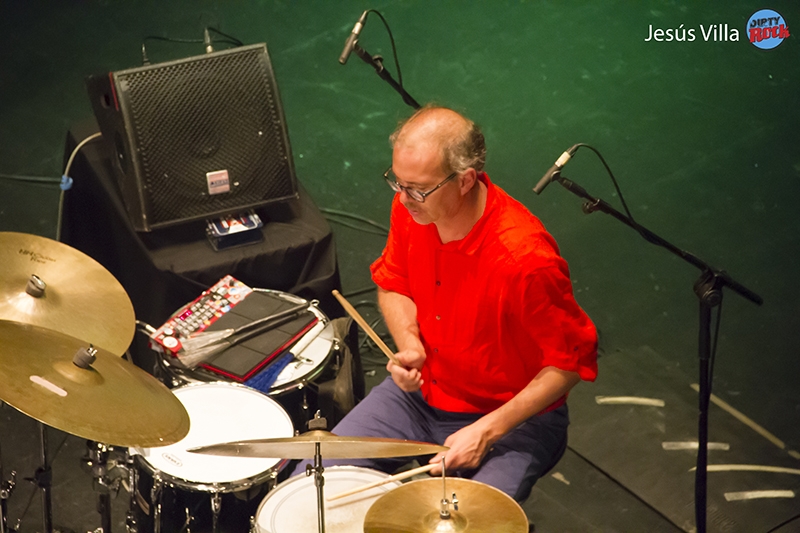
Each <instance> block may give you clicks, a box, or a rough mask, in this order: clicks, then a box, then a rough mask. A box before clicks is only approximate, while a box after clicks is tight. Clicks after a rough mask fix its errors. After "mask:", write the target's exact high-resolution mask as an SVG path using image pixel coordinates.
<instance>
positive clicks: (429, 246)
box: [371, 173, 597, 413]
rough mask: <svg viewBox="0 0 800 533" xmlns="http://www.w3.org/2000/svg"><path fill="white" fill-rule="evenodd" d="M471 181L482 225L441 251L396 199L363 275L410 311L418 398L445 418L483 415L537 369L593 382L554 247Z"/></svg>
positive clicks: (499, 196) (592, 357) (592, 343)
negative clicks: (376, 254)
mask: <svg viewBox="0 0 800 533" xmlns="http://www.w3.org/2000/svg"><path fill="white" fill-rule="evenodd" d="M480 179H481V180H482V181H483V182H484V183H485V184H486V186H487V189H488V191H487V199H486V208H485V210H484V213H483V215H482V216H481V218H480V219H479V220H478V222H477V223H476V224H475V226H474V227H473V228H472V229H471V230H470V232H469V233H468V234H467V236H466V237H464V238H463V239H461V240H458V241H453V242H448V243H446V244H442V241H441V239H440V238H439V233H438V231H437V229H436V226H435V225H434V224H428V225H420V224H417V223H416V222H414V220H413V219H412V218H411V215H409V213H408V210H407V209H406V208H405V207H403V205H402V204H401V203H400V202H399V196H398V195H395V198H394V201H393V202H392V215H391V231H390V233H389V238H388V240H387V243H386V248H385V249H384V250H383V254H382V255H381V257H380V258H378V259H377V260H376V261H375V262H374V263H373V264H372V266H371V271H372V279H373V280H374V281H375V283H376V284H377V285H379V286H380V287H381V288H383V289H385V290H388V291H393V292H398V293H400V294H403V295H405V296H408V297H409V298H411V299H412V300H413V301H414V303H415V304H416V306H417V321H418V322H419V328H420V336H421V339H422V343H423V345H424V347H425V352H426V355H427V359H426V360H425V365H424V366H423V368H422V379H423V380H424V383H423V385H422V394H423V396H424V397H425V400H426V401H427V402H428V403H429V404H430V405H431V406H433V407H436V408H438V409H442V410H445V411H452V412H474V413H475V412H476V413H487V412H489V411H492V410H494V409H496V408H497V407H499V406H501V405H502V404H504V403H505V402H507V401H508V400H510V399H511V398H512V397H513V396H514V395H516V394H517V393H518V392H520V391H521V390H522V389H523V388H524V387H525V386H526V385H528V383H529V382H530V381H531V380H532V379H533V378H534V377H535V376H536V375H537V374H538V373H539V371H540V370H541V369H542V368H544V367H546V366H553V367H556V368H560V369H562V370H566V371H572V372H577V373H578V374H579V375H580V377H581V379H584V380H589V381H593V380H594V379H595V377H596V376H597V333H596V331H595V328H594V325H593V324H592V322H591V320H590V319H589V317H588V316H586V313H584V311H583V310H582V309H581V308H580V307H579V306H578V304H577V303H576V302H575V298H574V296H573V294H572V284H571V282H570V277H569V269H568V267H567V263H566V261H564V259H563V258H562V257H561V256H560V255H559V252H558V246H557V245H556V242H555V240H554V239H553V237H552V236H551V235H550V234H549V233H547V231H546V230H545V229H544V226H543V225H542V223H541V222H540V221H539V219H537V218H536V217H535V216H533V215H532V214H531V213H530V211H528V210H527V209H526V208H525V206H523V205H522V204H521V203H519V202H517V201H516V200H514V199H513V198H511V197H510V196H509V195H508V194H507V193H506V192H505V191H503V190H502V189H501V188H500V187H497V186H496V185H494V184H492V183H491V181H489V177H488V176H487V175H486V174H485V173H484V174H482V175H481V178H480ZM563 402H564V398H562V399H560V400H559V401H557V402H555V403H554V404H553V405H551V406H550V407H548V409H546V410H550V409H554V408H555V407H557V406H559V405H561V404H562V403H563Z"/></svg>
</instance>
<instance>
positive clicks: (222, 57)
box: [86, 44, 297, 231]
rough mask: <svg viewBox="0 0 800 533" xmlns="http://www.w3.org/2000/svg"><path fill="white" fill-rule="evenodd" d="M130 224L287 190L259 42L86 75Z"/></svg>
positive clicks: (274, 102)
mask: <svg viewBox="0 0 800 533" xmlns="http://www.w3.org/2000/svg"><path fill="white" fill-rule="evenodd" d="M86 84H87V88H88V91H89V97H90V98H91V102H92V108H93V110H94V113H95V116H96V117H97V122H98V125H99V126H100V131H101V132H102V134H103V138H104V139H105V140H106V142H107V143H109V145H110V146H111V147H112V149H113V151H114V154H115V156H116V157H115V160H116V162H115V166H116V167H117V170H118V175H119V176H118V178H119V189H120V193H121V196H122V200H123V203H124V204H125V207H126V209H127V211H128V215H129V217H130V219H131V222H132V224H133V226H134V228H136V230H138V231H150V230H152V229H156V228H161V227H166V226H171V225H174V224H178V223H181V222H188V221H191V220H198V219H202V218H212V217H214V216H218V215H227V214H233V213H237V212H241V211H246V210H248V209H251V208H255V207H259V206H263V205H266V204H268V203H271V202H277V201H282V200H287V199H289V198H296V197H297V182H296V177H295V172H294V162H293V160H292V153H291V147H290V144H289V136H288V133H287V129H286V121H285V119H284V116H283V108H282V106H281V101H280V96H279V94H278V85H277V83H276V82H275V76H274V74H273V72H272V65H271V63H270V59H269V54H268V52H267V47H266V45H265V44H257V45H250V46H242V47H239V48H233V49H230V50H224V51H220V52H212V53H209V54H204V55H201V56H195V57H189V58H184V59H179V60H176V61H170V62H166V63H159V64H154V65H147V66H143V67H138V68H132V69H128V70H121V71H118V72H111V73H109V74H104V75H100V76H90V77H89V78H87V80H86Z"/></svg>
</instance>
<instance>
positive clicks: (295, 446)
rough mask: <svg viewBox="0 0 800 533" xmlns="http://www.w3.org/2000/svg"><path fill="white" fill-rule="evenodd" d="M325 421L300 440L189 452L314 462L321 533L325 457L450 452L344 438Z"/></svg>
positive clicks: (319, 419)
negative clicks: (323, 458)
mask: <svg viewBox="0 0 800 533" xmlns="http://www.w3.org/2000/svg"><path fill="white" fill-rule="evenodd" d="M326 426H327V422H326V420H325V418H323V417H321V416H320V413H319V412H317V413H316V414H315V415H314V418H313V419H312V420H310V421H309V423H308V427H309V431H307V432H306V433H303V434H302V435H299V436H297V437H289V438H275V439H258V440H250V441H240V442H229V443H223V444H212V445H210V446H200V447H196V448H189V449H188V450H187V451H189V452H194V453H201V454H207V455H224V456H232V457H285V458H287V459H313V460H314V465H313V466H311V465H307V466H306V476H311V475H312V474H313V475H314V485H315V487H316V491H317V522H318V524H317V525H318V529H319V532H320V533H324V532H325V508H324V502H325V500H324V494H323V492H324V489H323V487H324V485H325V478H324V470H325V469H324V468H323V466H322V457H323V455H325V457H326V458H328V459H354V458H381V457H404V456H411V455H427V454H434V453H438V452H441V451H446V450H448V449H449V448H448V447H446V446H439V445H437V444H429V443H426V442H416V441H407V440H399V439H381V438H373V437H340V436H338V435H335V434H333V433H330V432H328V431H326V430H324V429H321V428H324V427H326Z"/></svg>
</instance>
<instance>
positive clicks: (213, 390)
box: [132, 382, 294, 490]
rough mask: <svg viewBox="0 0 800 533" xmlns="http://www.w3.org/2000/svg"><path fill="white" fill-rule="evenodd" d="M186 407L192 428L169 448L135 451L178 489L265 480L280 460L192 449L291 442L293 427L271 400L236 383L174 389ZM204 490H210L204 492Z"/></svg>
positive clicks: (197, 385)
mask: <svg viewBox="0 0 800 533" xmlns="http://www.w3.org/2000/svg"><path fill="white" fill-rule="evenodd" d="M172 392H173V393H174V394H175V396H176V397H177V398H178V400H180V402H181V403H182V404H183V405H184V407H186V411H187V412H188V413H189V421H190V424H191V427H190V428H189V434H188V435H186V437H184V439H183V440H181V441H180V442H177V443H176V444H172V445H170V446H162V447H158V448H136V449H134V450H132V452H133V453H135V454H139V455H141V456H142V458H143V459H144V460H145V462H147V463H148V465H149V466H151V467H152V468H153V470H154V471H156V470H157V471H160V472H162V473H166V474H168V475H169V476H171V478H172V479H168V481H172V482H177V484H178V485H188V486H189V487H190V488H192V487H191V486H192V485H216V484H233V485H234V487H233V489H232V490H235V489H236V485H237V483H240V482H243V481H247V480H253V479H255V478H259V477H262V476H260V474H262V473H264V472H269V471H271V470H273V469H275V467H276V465H277V464H278V463H280V462H281V461H282V460H281V459H280V458H261V457H259V458H251V457H223V456H213V455H204V454H197V453H191V452H187V451H186V450H188V449H189V448H194V447H197V446H205V445H209V444H216V443H221V442H231V441H239V440H251V439H265V438H276V437H291V436H292V435H293V434H294V428H293V427H292V422H291V420H290V419H289V415H287V414H286V411H284V410H283V408H282V407H281V406H280V405H278V404H277V403H276V402H275V401H273V400H272V399H271V398H269V397H267V396H266V395H264V394H262V393H260V392H258V391H256V390H253V389H251V388H249V387H245V386H243V385H239V384H236V383H224V382H214V383H194V384H191V385H186V386H184V387H179V388H177V389H173V390H172ZM181 480H182V481H186V482H188V483H180V481H181ZM200 490H206V489H205V488H201V489H200Z"/></svg>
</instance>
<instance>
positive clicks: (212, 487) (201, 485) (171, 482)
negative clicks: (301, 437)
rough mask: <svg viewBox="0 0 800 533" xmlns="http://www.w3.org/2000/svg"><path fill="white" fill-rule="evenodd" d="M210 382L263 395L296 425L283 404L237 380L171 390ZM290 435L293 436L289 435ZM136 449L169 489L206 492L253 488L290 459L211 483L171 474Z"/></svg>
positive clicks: (139, 459)
mask: <svg viewBox="0 0 800 533" xmlns="http://www.w3.org/2000/svg"><path fill="white" fill-rule="evenodd" d="M209 385H220V386H223V387H233V388H239V389H242V390H244V391H246V392H248V393H251V392H252V393H256V394H257V395H258V396H261V397H262V398H263V399H265V400H267V401H268V403H271V404H272V405H273V406H275V407H277V408H278V411H279V412H280V413H281V414H282V415H283V417H284V418H285V419H286V422H288V423H289V426H290V427H292V428H294V424H293V423H292V419H291V417H289V414H288V413H287V412H286V409H284V408H283V406H281V404H279V403H278V402H276V401H275V400H273V399H272V398H270V397H269V396H268V395H266V394H264V393H263V392H261V391H259V390H257V389H254V388H252V387H248V386H247V385H242V384H241V383H235V382H230V381H208V382H207V381H202V382H193V383H187V384H186V385H181V386H180V387H175V388H174V389H172V391H173V394H174V391H177V390H179V389H188V388H193V387H208V386H209ZM288 436H291V435H288ZM147 449H148V450H153V449H155V448H147ZM133 450H134V451H135V457H134V460H135V461H137V462H138V463H140V466H142V467H143V468H144V470H145V471H146V472H147V473H149V474H150V476H151V477H152V478H153V480H154V481H155V480H158V481H159V482H161V483H163V484H165V485H166V486H168V487H170V488H175V487H177V488H180V489H185V490H188V491H192V492H207V493H229V492H239V491H242V490H247V489H250V488H252V487H254V486H256V485H260V484H261V483H263V482H264V481H267V480H268V479H269V478H270V477H272V478H276V477H277V475H278V473H279V472H280V471H281V470H283V468H284V467H285V466H286V465H287V464H288V463H289V459H281V460H279V461H278V462H277V463H275V464H274V465H272V466H271V467H270V468H268V469H266V470H264V471H262V472H259V473H258V474H256V475H254V476H249V477H246V478H242V479H237V480H234V481H224V482H208V481H192V480H189V479H185V478H182V477H180V476H176V475H173V474H170V473H169V472H164V471H163V470H161V469H159V468H156V467H155V466H153V465H152V464H150V462H149V461H148V460H147V458H146V457H145V456H144V455H143V454H142V453H140V452H139V451H138V450H143V448H139V447H137V448H133Z"/></svg>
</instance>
